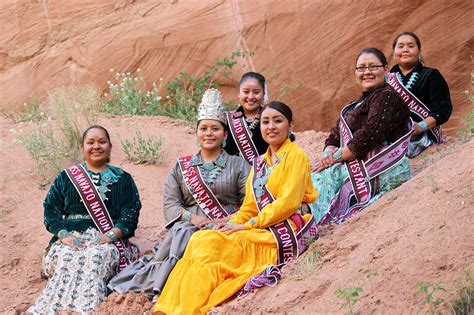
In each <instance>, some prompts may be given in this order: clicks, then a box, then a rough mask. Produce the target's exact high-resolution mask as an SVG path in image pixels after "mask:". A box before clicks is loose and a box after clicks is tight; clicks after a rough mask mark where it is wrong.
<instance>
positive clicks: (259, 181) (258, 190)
mask: <svg viewBox="0 0 474 315" xmlns="http://www.w3.org/2000/svg"><path fill="white" fill-rule="evenodd" d="M285 155H286V152H284V153H283V156H282V157H281V159H280V158H279V157H278V155H276V153H275V157H276V162H275V164H273V166H272V167H268V164H265V167H262V168H261V169H260V170H259V171H258V172H257V174H255V177H256V179H255V181H254V183H253V187H254V188H255V196H256V197H257V201H259V202H260V200H261V198H262V195H263V186H265V185H266V184H267V182H268V178H269V177H270V175H271V174H272V172H273V170H274V169H275V167H276V166H277V165H278V164H279V163H280V162H281V160H283V158H284V157H285Z"/></svg>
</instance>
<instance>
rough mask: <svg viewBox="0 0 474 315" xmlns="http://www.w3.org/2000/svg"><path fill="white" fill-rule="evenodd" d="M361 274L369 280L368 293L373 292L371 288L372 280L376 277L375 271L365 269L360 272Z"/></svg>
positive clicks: (368, 268)
mask: <svg viewBox="0 0 474 315" xmlns="http://www.w3.org/2000/svg"><path fill="white" fill-rule="evenodd" d="M362 273H363V274H364V275H365V277H366V278H367V279H368V280H369V282H370V291H371V292H373V291H374V290H373V287H372V278H373V277H375V276H376V275H377V270H375V269H372V268H370V267H367V268H365V269H364V270H362Z"/></svg>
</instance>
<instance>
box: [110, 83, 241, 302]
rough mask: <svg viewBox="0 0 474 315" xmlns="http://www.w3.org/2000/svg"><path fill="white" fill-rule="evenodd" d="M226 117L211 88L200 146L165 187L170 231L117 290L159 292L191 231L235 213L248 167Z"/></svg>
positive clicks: (120, 279)
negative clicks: (231, 142)
mask: <svg viewBox="0 0 474 315" xmlns="http://www.w3.org/2000/svg"><path fill="white" fill-rule="evenodd" d="M225 123H226V117H225V113H224V104H223V100H222V95H221V93H220V92H219V91H218V90H216V89H209V90H207V91H206V92H205V93H204V96H203V98H202V101H201V105H200V106H199V110H198V123H197V131H196V136H197V140H198V142H199V147H200V150H199V152H198V153H197V154H195V155H192V156H186V157H181V158H179V159H178V160H177V162H176V164H175V165H174V167H173V168H172V169H171V172H170V174H169V175H168V178H167V180H166V183H165V186H164V189H163V199H164V215H165V221H166V223H165V224H166V225H165V227H166V228H167V229H168V232H167V234H166V236H165V239H164V240H163V241H162V242H161V243H160V244H157V245H155V247H154V249H153V251H154V252H153V254H150V255H147V256H144V257H142V258H141V259H140V260H138V261H136V262H134V263H133V264H132V265H130V266H128V267H127V268H126V269H125V270H123V271H122V272H121V273H119V274H118V275H117V276H115V277H114V278H113V279H112V280H111V281H110V282H109V285H108V286H109V288H110V289H112V290H114V291H116V292H118V293H125V292H129V291H135V292H142V291H144V292H146V293H148V294H150V295H152V294H159V293H161V290H162V288H163V286H164V285H165V282H166V280H167V279H168V276H169V274H170V273H171V270H172V269H173V268H174V266H175V265H176V263H177V262H178V260H179V259H180V258H181V257H182V256H183V253H184V250H185V249H186V245H187V243H188V241H189V239H190V238H191V235H192V234H193V233H194V232H196V231H198V230H199V229H200V228H211V227H212V226H213V224H214V223H213V222H219V220H220V219H222V218H225V217H226V216H228V215H230V214H232V213H234V212H235V211H236V210H238V208H239V207H240V204H241V203H242V201H243V199H244V196H245V183H246V180H247V176H248V172H249V168H250V167H249V165H248V164H247V163H246V162H245V161H244V160H243V159H242V158H240V157H237V156H231V155H228V154H227V153H226V152H225V151H224V150H223V149H222V147H223V146H224V145H225V139H226V138H227V132H226V131H225Z"/></svg>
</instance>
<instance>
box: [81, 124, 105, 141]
mask: <svg viewBox="0 0 474 315" xmlns="http://www.w3.org/2000/svg"><path fill="white" fill-rule="evenodd" d="M91 129H100V130H102V131H104V132H105V136H106V137H107V140H109V143H111V142H110V135H109V132H108V131H107V129H105V128H104V127H102V126H99V125H92V126H90V127H89V128H87V129H86V130H85V131H84V133H83V134H82V141H81V144H84V140H86V136H87V133H88V132H89V130H91Z"/></svg>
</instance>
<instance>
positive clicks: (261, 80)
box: [239, 72, 265, 90]
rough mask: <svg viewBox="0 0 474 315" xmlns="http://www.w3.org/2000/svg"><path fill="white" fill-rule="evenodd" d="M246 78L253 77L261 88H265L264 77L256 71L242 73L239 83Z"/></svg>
mask: <svg viewBox="0 0 474 315" xmlns="http://www.w3.org/2000/svg"><path fill="white" fill-rule="evenodd" d="M248 79H255V80H257V81H258V83H259V84H260V86H261V87H262V89H263V90H265V77H264V76H263V75H261V74H260V73H257V72H247V73H244V75H243V76H242V78H240V82H239V85H242V84H243V83H244V82H245V81H247V80H248Z"/></svg>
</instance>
